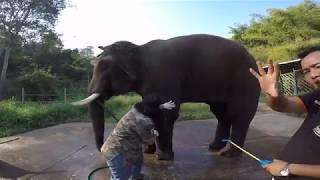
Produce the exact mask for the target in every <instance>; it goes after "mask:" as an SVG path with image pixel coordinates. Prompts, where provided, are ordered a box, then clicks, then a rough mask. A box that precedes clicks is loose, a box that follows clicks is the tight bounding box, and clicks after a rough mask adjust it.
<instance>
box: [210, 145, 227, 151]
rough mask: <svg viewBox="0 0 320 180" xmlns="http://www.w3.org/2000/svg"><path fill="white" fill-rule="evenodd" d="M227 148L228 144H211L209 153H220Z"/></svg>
mask: <svg viewBox="0 0 320 180" xmlns="http://www.w3.org/2000/svg"><path fill="white" fill-rule="evenodd" d="M225 146H226V143H210V145H209V151H210V152H218V151H220V150H221V149H222V148H224V147H225Z"/></svg>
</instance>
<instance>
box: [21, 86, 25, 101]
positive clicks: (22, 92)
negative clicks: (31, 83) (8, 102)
mask: <svg viewBox="0 0 320 180" xmlns="http://www.w3.org/2000/svg"><path fill="white" fill-rule="evenodd" d="M21 100H22V102H24V88H22V89H21Z"/></svg>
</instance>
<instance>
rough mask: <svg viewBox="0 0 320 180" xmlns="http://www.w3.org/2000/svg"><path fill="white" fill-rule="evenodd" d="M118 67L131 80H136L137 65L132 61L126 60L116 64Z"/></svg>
mask: <svg viewBox="0 0 320 180" xmlns="http://www.w3.org/2000/svg"><path fill="white" fill-rule="evenodd" d="M117 63H118V65H119V67H120V68H121V69H122V71H124V72H125V73H126V74H127V75H128V76H129V78H130V79H131V80H137V64H136V63H135V61H134V59H128V60H126V61H123V60H122V61H121V60H120V61H119V62H117Z"/></svg>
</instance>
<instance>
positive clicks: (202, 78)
mask: <svg viewBox="0 0 320 180" xmlns="http://www.w3.org/2000/svg"><path fill="white" fill-rule="evenodd" d="M100 48H101V49H103V52H102V53H101V54H100V55H99V56H97V58H96V59H95V62H93V63H94V64H95V66H94V73H93V78H92V80H91V83H90V87H89V93H90V94H93V93H99V94H101V96H99V97H98V98H97V99H95V100H94V101H92V102H91V103H89V115H90V118H91V120H92V123H93V128H94V133H95V140H96V144H97V147H98V148H99V149H100V147H101V145H102V144H103V141H104V135H103V134H104V114H103V112H104V111H103V106H102V105H103V104H104V101H105V100H108V99H109V98H110V97H112V96H116V95H120V94H125V93H127V92H130V91H133V92H136V93H138V94H139V95H141V96H142V97H143V96H145V95H147V94H150V93H158V94H160V95H162V96H163V97H165V99H166V100H173V101H174V102H175V103H176V106H177V107H176V108H175V109H174V110H171V111H165V112H164V117H163V119H162V124H161V125H160V126H159V127H158V130H159V133H160V136H159V137H158V138H157V141H156V146H155V145H153V146H150V147H149V149H147V152H149V153H154V152H155V151H156V147H157V150H158V151H157V154H158V159H161V160H172V159H173V158H174V153H173V150H172V135H173V126H174V122H175V120H176V119H177V118H178V115H179V108H180V104H181V103H184V102H203V103H207V104H208V105H209V106H210V109H211V111H212V112H213V113H214V114H215V116H216V117H217V119H218V127H217V131H216V132H215V138H214V140H213V141H212V142H211V144H210V145H209V150H211V151H214V152H219V151H220V150H221V149H223V147H225V145H226V144H225V142H222V141H221V140H222V139H226V138H231V140H232V141H233V142H235V143H236V144H238V145H240V146H243V144H244V141H245V138H246V134H247V131H248V127H249V124H250V122H251V120H252V118H253V116H254V114H255V112H256V109H257V104H258V99H259V94H260V86H259V84H258V81H257V80H256V79H255V78H254V77H253V76H252V75H251V74H250V72H249V68H250V67H252V68H253V69H255V70H257V67H256V64H255V60H254V59H253V57H252V56H251V55H250V54H249V53H248V52H247V51H246V50H245V48H244V47H242V46H241V45H239V44H237V43H235V42H233V41H230V40H227V39H224V38H221V37H217V36H211V35H204V34H200V35H189V36H180V37H175V38H172V39H168V40H153V41H150V42H148V43H146V44H144V45H141V46H138V45H135V44H132V43H130V42H127V41H120V42H116V43H114V44H112V45H110V46H106V47H100ZM231 128H232V132H231ZM192 134H194V133H192ZM208 136H210V135H208ZM226 147H227V146H226ZM220 152H223V151H220ZM219 154H221V153H219ZM223 154H226V155H229V156H238V155H240V154H241V153H240V151H239V150H238V149H236V148H234V147H231V148H230V149H226V151H225V152H223Z"/></svg>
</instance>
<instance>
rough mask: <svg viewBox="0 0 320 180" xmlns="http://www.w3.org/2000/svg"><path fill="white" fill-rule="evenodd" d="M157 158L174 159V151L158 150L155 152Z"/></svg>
mask: <svg viewBox="0 0 320 180" xmlns="http://www.w3.org/2000/svg"><path fill="white" fill-rule="evenodd" d="M157 159H158V160H167V161H172V160H173V159H174V152H169V153H168V152H161V151H160V152H158V153H157Z"/></svg>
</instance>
